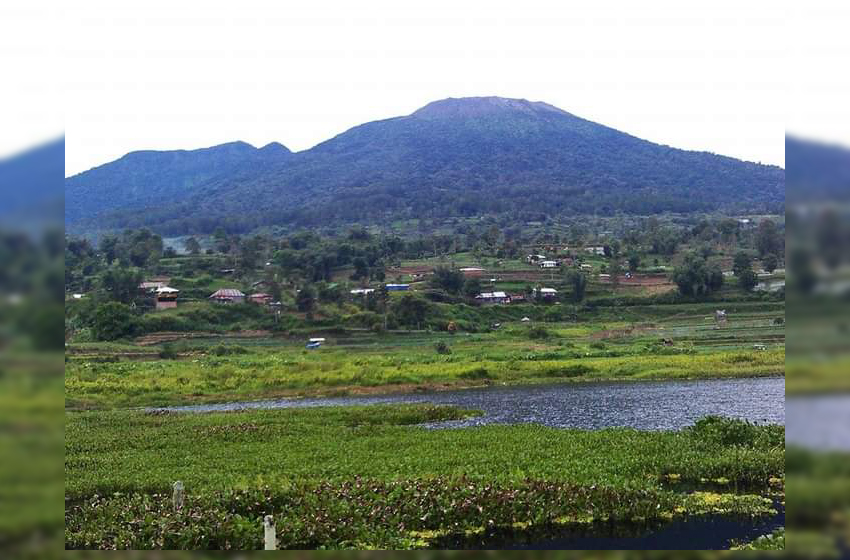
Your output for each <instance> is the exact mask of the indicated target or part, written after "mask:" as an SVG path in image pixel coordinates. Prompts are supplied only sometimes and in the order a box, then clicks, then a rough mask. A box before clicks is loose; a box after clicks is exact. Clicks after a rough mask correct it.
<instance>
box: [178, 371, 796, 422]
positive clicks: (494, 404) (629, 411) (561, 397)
mask: <svg viewBox="0 0 850 560" xmlns="http://www.w3.org/2000/svg"><path fill="white" fill-rule="evenodd" d="M384 403H433V404H448V405H456V406H460V407H464V408H471V409H477V410H481V411H483V412H484V415H483V416H480V417H476V418H472V419H467V420H463V421H457V422H444V423H440V424H439V425H435V427H465V426H475V425H482V424H517V423H528V422H535V423H539V424H544V425H547V426H554V427H563V428H582V429H598V428H607V427H615V426H617V427H630V428H637V429H640V430H675V429H680V428H682V427H685V426H689V425H691V424H693V423H694V421H696V420H698V419H699V418H702V417H703V416H706V415H709V414H716V415H722V416H729V417H735V418H743V419H746V420H749V421H751V422H757V423H759V424H767V423H770V424H784V423H785V379H784V378H781V377H769V378H747V379H713V380H702V381H646V382H616V383H561V384H547V385H514V386H499V387H486V388H479V389H464V390H457V391H444V392H439V391H438V392H429V393H414V394H398V395H381V396H368V397H339V398H337V397H331V398H309V399H298V398H288V399H277V400H266V401H250V402H236V403H222V404H210V405H196V406H185V407H174V408H170V409H168V410H175V411H184V412H218V411H232V410H251V409H273V408H298V407H315V406H344V405H369V404H384Z"/></svg>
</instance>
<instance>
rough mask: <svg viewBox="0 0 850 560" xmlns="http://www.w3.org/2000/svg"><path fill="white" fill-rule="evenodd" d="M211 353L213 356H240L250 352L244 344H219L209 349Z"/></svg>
mask: <svg viewBox="0 0 850 560" xmlns="http://www.w3.org/2000/svg"><path fill="white" fill-rule="evenodd" d="M209 353H210V354H212V355H213V356H238V355H241V354H248V353H249V351H248V349H247V348H245V347H244V346H239V345H238V344H219V345H217V346H213V347H212V348H210V349H209Z"/></svg>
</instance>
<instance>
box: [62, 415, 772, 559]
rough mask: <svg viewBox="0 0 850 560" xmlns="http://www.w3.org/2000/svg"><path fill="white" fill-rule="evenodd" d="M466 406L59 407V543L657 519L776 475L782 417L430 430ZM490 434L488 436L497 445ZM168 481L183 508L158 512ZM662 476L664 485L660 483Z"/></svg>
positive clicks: (192, 542) (250, 541)
mask: <svg viewBox="0 0 850 560" xmlns="http://www.w3.org/2000/svg"><path fill="white" fill-rule="evenodd" d="M466 414H469V413H468V412H465V411H461V410H457V409H451V408H443V407H433V406H427V405H416V406H381V407H354V408H320V409H299V410H276V411H252V412H246V413H221V414H166V415H154V414H145V413H143V412H133V411H120V412H85V413H70V414H68V415H66V428H65V435H66V439H65V441H66V444H65V445H66V447H65V493H66V509H65V518H66V546H69V547H72V548H73V547H110V546H117V547H120V548H124V547H137V548H147V547H152V546H154V547H156V546H166V547H169V546H173V547H201V548H203V547H213V548H226V547H234V548H238V547H248V548H256V547H258V546H259V540H258V539H259V538H260V537H261V533H260V532H259V527H260V520H261V519H262V516H263V515H265V514H272V515H276V516H278V519H279V521H278V526H279V537H280V538H281V542H282V544H283V546H288V547H317V546H327V547H334V548H336V547H374V546H382V547H400V548H410V547H417V546H425V545H427V543H428V535H430V536H431V537H434V536H437V535H439V534H444V533H445V532H446V531H465V530H476V529H478V528H480V527H484V526H488V524H497V525H508V526H510V525H512V524H517V523H519V524H528V523H533V524H535V525H539V524H545V523H553V522H560V523H568V522H573V523H574V522H585V523H586V522H589V521H593V520H606V519H608V520H611V521H617V522H634V521H638V520H642V521H648V520H655V521H660V522H663V521H665V520H669V519H671V518H673V517H675V516H678V515H687V514H692V515H699V514H703V513H710V512H725V513H732V512H738V513H747V514H756V515H758V514H763V513H766V512H767V511H768V510H769V503H768V502H765V501H764V500H763V499H761V498H759V497H757V496H755V495H740V496H736V495H733V494H714V493H711V492H705V491H704V490H705V489H703V491H702V492H698V493H696V494H692V493H690V490H691V489H693V488H694V487H697V488H699V487H700V486H704V485H706V484H708V483H709V481H712V480H719V481H721V483H723V484H725V485H726V486H725V487H726V488H728V489H729V490H731V489H733V488H739V489H747V491H749V492H754V493H762V492H766V491H767V490H768V488H769V487H770V484H771V480H772V479H773V480H777V477H780V478H781V477H782V475H783V472H784V430H783V428H782V427H778V426H774V427H754V426H751V425H747V424H744V423H742V422H739V421H727V420H720V419H713V420H706V421H703V422H700V423H699V424H698V425H697V427H695V428H691V429H687V430H684V431H681V432H639V431H635V430H628V429H608V430H601V431H579V430H562V429H554V428H545V427H541V426H537V425H519V426H485V427H478V428H469V429H462V430H427V429H424V428H421V427H418V426H415V425H412V424H414V423H416V422H422V421H432V420H435V419H445V418H455V417H459V416H463V415H466ZM496 442H498V443H496ZM174 480H182V481H183V482H184V483H185V485H186V488H187V492H188V495H189V499H188V500H187V506H186V511H185V512H183V513H180V514H177V515H174V514H173V513H171V512H170V511H169V509H170V506H169V496H168V493H169V488H170V485H171V483H172V482H173V481H174ZM670 481H674V482H673V483H671V482H670Z"/></svg>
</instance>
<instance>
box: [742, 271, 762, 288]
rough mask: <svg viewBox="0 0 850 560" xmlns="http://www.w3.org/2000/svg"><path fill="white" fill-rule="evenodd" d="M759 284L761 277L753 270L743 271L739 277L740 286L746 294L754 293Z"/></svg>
mask: <svg viewBox="0 0 850 560" xmlns="http://www.w3.org/2000/svg"><path fill="white" fill-rule="evenodd" d="M758 283H759V277H758V275H757V274H756V273H755V272H753V269H751V268H748V269H746V270H743V271H742V272H741V273H740V274H739V275H738V285H739V286H741V289H742V290H744V291H745V292H752V291H753V289H754V288H755V287H756V285H758Z"/></svg>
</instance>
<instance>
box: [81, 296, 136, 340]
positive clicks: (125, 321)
mask: <svg viewBox="0 0 850 560" xmlns="http://www.w3.org/2000/svg"><path fill="white" fill-rule="evenodd" d="M135 327H136V321H135V317H133V312H132V311H131V310H130V308H129V307H128V306H126V305H124V304H123V303H118V302H117V301H110V302H107V303H103V304H101V305H99V306H98V307H97V309H96V310H95V312H94V318H93V320H92V325H91V328H92V334H94V337H95V338H96V339H98V340H116V339H119V338H123V337H125V336H131V335H132V334H133V333H134V332H135Z"/></svg>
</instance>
